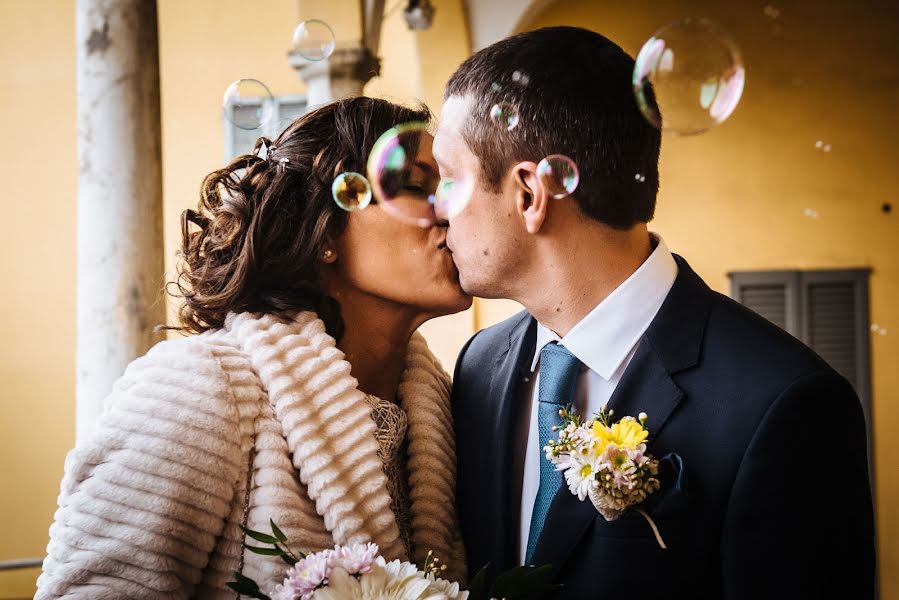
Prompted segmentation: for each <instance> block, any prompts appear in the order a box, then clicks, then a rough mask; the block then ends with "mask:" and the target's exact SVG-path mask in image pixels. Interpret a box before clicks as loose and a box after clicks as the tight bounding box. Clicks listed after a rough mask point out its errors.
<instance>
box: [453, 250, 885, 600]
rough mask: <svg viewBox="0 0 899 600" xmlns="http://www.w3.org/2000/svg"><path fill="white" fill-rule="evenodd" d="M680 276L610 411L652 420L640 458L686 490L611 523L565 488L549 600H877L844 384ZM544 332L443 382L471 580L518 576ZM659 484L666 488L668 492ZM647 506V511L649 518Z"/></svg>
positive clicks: (503, 328) (525, 324)
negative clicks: (670, 472) (533, 389)
mask: <svg viewBox="0 0 899 600" xmlns="http://www.w3.org/2000/svg"><path fill="white" fill-rule="evenodd" d="M676 259H677V262H678V268H679V272H678V276H677V279H676V281H675V283H674V286H673V288H672V289H671V291H670V293H669V294H668V297H667V298H666V300H665V302H664V304H663V306H662V308H661V310H660V311H659V313H658V315H657V316H656V318H655V319H654V320H653V322H652V324H651V326H650V327H649V330H648V331H647V332H646V334H645V336H644V337H643V338H642V340H641V342H640V344H639V346H638V350H637V352H636V354H635V356H634V358H633V360H632V361H631V363H630V365H629V366H628V368H627V369H626V371H625V373H624V375H623V377H622V380H621V382H620V384H619V385H618V388H617V389H616V390H615V393H614V394H613V396H612V398H611V399H610V401H609V408H612V409H614V410H615V414H616V415H618V416H624V415H633V416H636V415H638V414H639V413H640V412H646V413H647V414H648V415H649V421H648V424H647V426H648V428H649V431H650V440H651V443H650V445H649V452H651V453H652V454H653V455H654V456H655V457H656V458H661V457H662V456H664V455H666V454H668V453H672V452H673V453H677V454H678V455H679V456H680V457H681V458H682V460H683V465H684V473H683V478H682V481H681V483H682V485H681V486H680V487H679V488H677V489H674V488H672V489H665V488H663V490H662V491H661V492H659V496H658V498H657V499H656V501H655V502H654V503H653V504H652V505H651V509H650V510H649V513H650V514H651V516H652V517H653V520H654V521H655V523H656V524H657V525H658V527H659V530H660V533H661V535H662V537H663V538H664V540H665V542H666V544H667V546H668V549H667V550H662V549H661V548H660V547H659V545H658V544H657V542H656V540H655V538H654V536H653V534H652V530H651V529H650V527H649V525H648V523H647V522H646V521H645V520H644V519H643V517H642V516H640V515H639V514H637V513H635V512H633V511H631V512H629V513H628V514H626V516H624V517H622V518H620V519H618V520H616V521H612V522H607V521H605V520H604V519H603V517H601V516H600V515H599V514H598V513H597V511H596V509H595V508H594V507H593V506H592V504H591V503H590V502H589V500H586V501H584V502H580V501H578V499H577V497H575V496H574V495H572V494H571V493H570V492H569V491H568V489H567V487H563V488H562V489H561V490H560V491H559V493H558V494H557V495H556V497H555V499H554V501H553V504H552V505H551V507H550V511H549V514H548V516H547V520H546V525H545V527H544V530H543V533H542V535H541V537H540V539H539V541H538V544H537V548H536V550H535V553H534V559H533V562H534V564H538V565H539V564H548V563H549V564H552V565H553V572H554V577H555V581H556V582H558V583H561V584H562V585H563V586H564V588H563V590H562V591H561V592H559V593H558V594H556V595H555V597H557V598H602V599H609V598H620V597H622V595H621V594H624V593H628V595H634V594H639V596H640V597H641V598H726V599H729V600H731V599H733V600H736V599H746V600H750V599H752V600H756V599H758V598H766V599H771V598H821V597H839V596H840V594H842V597H845V598H853V599H869V598H873V597H874V589H875V582H874V577H875V553H874V519H873V510H872V503H871V493H870V485H869V477H868V469H867V450H866V448H867V444H866V433H865V431H866V427H865V422H864V417H863V415H862V410H861V406H860V403H859V401H858V398H857V396H856V394H855V392H854V391H853V389H852V387H851V386H850V385H849V383H848V382H847V381H846V380H845V379H844V378H843V377H841V376H840V375H838V374H837V373H836V372H835V371H834V370H833V369H831V368H830V367H829V366H828V365H827V364H826V363H825V362H824V361H823V360H822V359H821V358H820V357H818V356H817V355H816V354H815V353H814V352H812V351H811V350H810V349H808V348H807V347H806V346H804V345H803V344H801V343H800V342H799V341H797V340H796V339H795V338H793V337H792V336H790V335H789V334H787V333H785V332H784V331H782V330H780V329H779V328H777V327H776V326H774V325H772V324H770V323H769V322H768V321H766V320H764V319H763V318H761V317H760V316H758V315H756V314H755V313H753V312H751V311H749V310H748V309H746V308H745V307H743V306H741V305H739V304H737V303H736V302H734V301H732V300H730V299H729V298H727V297H725V296H722V295H721V294H718V293H716V292H714V291H712V290H711V289H709V288H708V287H707V286H706V285H705V283H704V282H703V281H702V280H701V279H700V278H699V277H698V276H697V275H696V274H695V273H694V272H693V271H692V270H691V269H690V267H689V265H687V263H686V262H685V261H684V260H683V259H681V258H680V257H676ZM535 344H536V321H535V320H534V319H533V317H531V316H530V315H529V314H527V313H520V314H518V315H516V316H514V317H512V318H510V319H508V320H506V321H504V322H502V323H500V324H498V325H496V326H494V327H490V328H488V329H485V330H483V331H481V332H479V333H478V334H476V335H475V336H474V337H473V338H472V339H471V340H469V342H468V344H467V345H466V347H465V349H464V350H463V351H462V354H461V355H460V357H459V360H458V363H457V365H456V374H455V379H454V384H453V411H454V419H455V427H456V440H457V442H456V443H457V456H458V484H457V490H458V498H457V500H458V508H459V517H460V520H461V525H462V533H463V537H464V540H465V547H466V551H467V556H468V568H469V573H475V572H476V571H478V570H479V569H480V568H481V567H483V566H484V565H486V564H488V563H490V564H491V565H492V573H493V574H494V575H495V574H497V573H498V572H501V571H504V570H506V569H508V568H511V567H512V566H515V564H516V562H515V561H516V548H517V539H518V531H519V514H518V511H519V508H518V505H519V504H520V500H519V498H520V494H521V481H520V480H519V479H518V477H516V476H515V474H514V469H513V468H512V465H514V464H515V462H516V457H515V453H516V452H519V446H520V436H521V431H522V429H521V426H522V423H523V421H522V419H523V418H525V417H526V415H525V412H526V411H525V410H524V407H525V406H526V403H525V398H524V396H523V394H524V393H525V392H524V390H525V387H523V384H524V379H525V377H527V376H528V375H529V373H528V370H529V366H530V361H531V359H532V357H533V353H534V347H535ZM667 485H668V486H671V485H672V484H671V483H670V482H668V483H667ZM647 506H648V507H649V506H650V505H647Z"/></svg>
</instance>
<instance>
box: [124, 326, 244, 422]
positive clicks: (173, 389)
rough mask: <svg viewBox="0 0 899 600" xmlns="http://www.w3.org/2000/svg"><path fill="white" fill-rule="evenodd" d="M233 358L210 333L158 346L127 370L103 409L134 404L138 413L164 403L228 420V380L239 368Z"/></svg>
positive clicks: (232, 350)
mask: <svg viewBox="0 0 899 600" xmlns="http://www.w3.org/2000/svg"><path fill="white" fill-rule="evenodd" d="M236 355H238V353H237V351H236V349H235V348H234V347H233V346H232V345H231V344H229V343H228V341H227V340H224V339H222V336H218V335H215V332H211V334H200V335H194V336H189V337H181V338H173V339H168V340H164V341H161V342H159V343H157V344H156V345H155V346H153V347H152V348H151V349H150V350H149V351H148V352H147V353H146V354H144V355H143V356H141V357H140V358H138V359H136V360H134V361H133V362H132V363H131V364H129V365H128V367H127V368H126V369H125V373H124V374H123V375H122V377H121V378H120V379H119V380H118V381H117V382H116V384H115V386H114V387H113V393H112V395H111V397H110V403H109V408H113V409H114V408H115V406H116V404H118V403H121V402H129V403H133V402H135V401H136V402H138V403H140V404H141V405H142V407H143V408H144V409H146V408H148V407H152V406H154V405H160V404H165V405H168V406H177V407H178V408H179V410H180V411H186V412H191V411H193V412H196V411H199V412H203V413H206V414H208V415H209V416H214V415H218V416H219V417H222V418H226V419H228V420H232V419H233V418H234V416H235V406H234V403H233V402H232V398H231V396H232V393H231V387H232V384H231V381H232V378H233V377H239V375H237V374H236V373H234V372H235V371H239V370H241V369H242V368H245V367H244V366H243V365H242V364H241V362H240V361H239V360H235V356H236Z"/></svg>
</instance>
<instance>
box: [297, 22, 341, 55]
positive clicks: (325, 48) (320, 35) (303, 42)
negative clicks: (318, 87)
mask: <svg viewBox="0 0 899 600" xmlns="http://www.w3.org/2000/svg"><path fill="white" fill-rule="evenodd" d="M292 41H293V50H294V52H296V53H297V54H299V55H300V56H302V57H303V58H305V59H306V60H311V61H319V60H325V59H326V58H328V57H329V56H331V53H333V52H334V46H335V45H336V44H337V42H336V41H335V39H334V31H333V30H332V29H331V27H330V26H329V25H328V24H327V23H325V22H324V21H320V20H318V19H309V20H308V21H303V22H302V23H300V24H299V25H297V27H296V29H294V31H293V40H292Z"/></svg>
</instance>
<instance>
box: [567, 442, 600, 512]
mask: <svg viewBox="0 0 899 600" xmlns="http://www.w3.org/2000/svg"><path fill="white" fill-rule="evenodd" d="M569 462H570V466H569V467H568V470H567V471H565V482H566V483H567V484H568V489H569V490H571V493H572V494H574V495H576V496H577V497H578V499H579V500H581V501H583V500H584V498H586V497H587V493H588V492H589V491H590V488H591V487H593V481H594V478H595V476H596V472H597V471H598V470H599V461H598V459H597V458H596V457H595V456H593V455H592V454H586V455H584V454H582V453H580V452H573V453H572V454H571V456H570V457H569Z"/></svg>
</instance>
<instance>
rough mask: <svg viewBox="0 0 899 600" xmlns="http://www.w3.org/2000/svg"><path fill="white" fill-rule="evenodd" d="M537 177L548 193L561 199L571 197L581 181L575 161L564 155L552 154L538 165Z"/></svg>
mask: <svg viewBox="0 0 899 600" xmlns="http://www.w3.org/2000/svg"><path fill="white" fill-rule="evenodd" d="M537 177H538V179H539V180H540V182H541V183H542V184H543V187H544V188H545V189H546V193H547V194H549V195H550V196H552V197H553V198H556V199H559V198H564V197H565V196H570V195H571V194H573V193H574V190H575V189H577V185H578V183H579V182H580V180H581V175H580V172H579V171H578V168H577V165H576V164H574V161H573V160H571V159H570V158H568V157H567V156H565V155H563V154H552V155H550V156H547V157H546V158H544V159H543V160H541V161H540V162H539V163H538V164H537Z"/></svg>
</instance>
